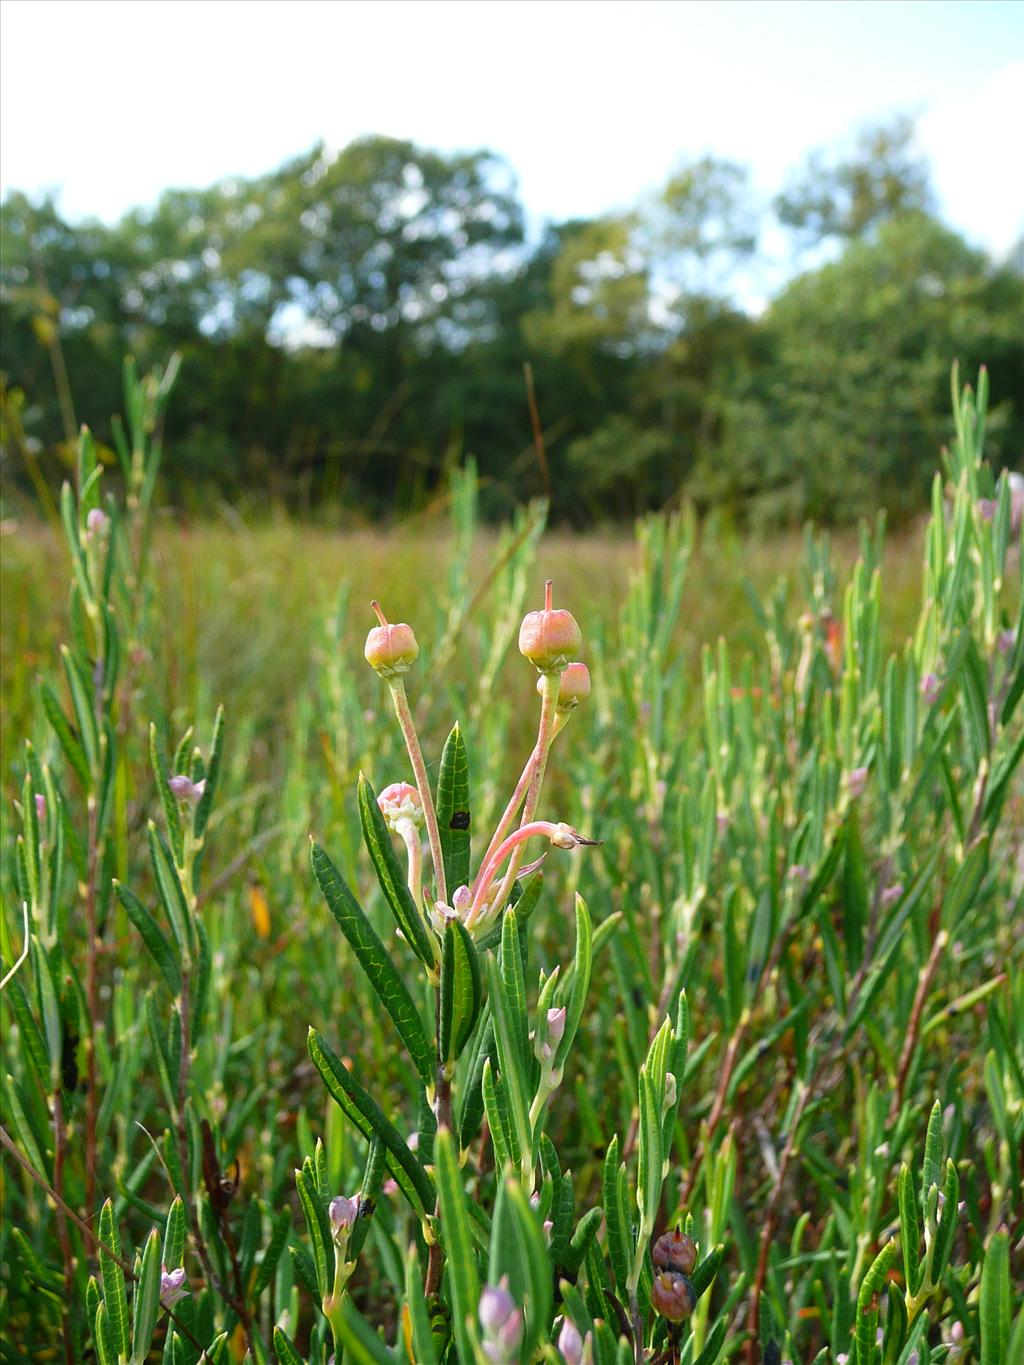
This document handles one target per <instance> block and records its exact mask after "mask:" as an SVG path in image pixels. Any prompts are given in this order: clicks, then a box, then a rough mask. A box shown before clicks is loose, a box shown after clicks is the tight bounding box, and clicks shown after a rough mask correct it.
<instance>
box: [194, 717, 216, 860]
mask: <svg viewBox="0 0 1024 1365" xmlns="http://www.w3.org/2000/svg"><path fill="white" fill-rule="evenodd" d="M223 751H224V708H223V706H218V707H217V715H216V717H215V718H214V722H213V739H212V740H211V741H210V761H209V763H207V765H206V772H205V773H204V774H203V784H204V785H203V794H202V796H201V797H200V798H199V804H198V805H197V806H196V813H195V817H194V818H193V821H192V833H193V834H194V835H195V837H196V838H197V839H202V838H203V836H204V834H205V833H206V826H207V825H208V824H209V822H210V813H211V811H212V810H213V800H214V797H215V796H216V795H217V783H218V782H219V780H220V770H221V765H222V763H223V761H224V759H223Z"/></svg>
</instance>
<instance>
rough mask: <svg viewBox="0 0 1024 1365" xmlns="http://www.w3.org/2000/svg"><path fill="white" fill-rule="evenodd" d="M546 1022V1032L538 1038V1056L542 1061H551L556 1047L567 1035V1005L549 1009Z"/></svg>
mask: <svg viewBox="0 0 1024 1365" xmlns="http://www.w3.org/2000/svg"><path fill="white" fill-rule="evenodd" d="M544 1022H545V1025H546V1033H545V1034H543V1035H542V1036H541V1037H540V1038H539V1039H538V1040H537V1041H538V1043H539V1048H538V1056H539V1058H540V1060H541V1061H542V1062H550V1061H551V1059H552V1057H554V1055H555V1049H556V1048H557V1047H558V1044H559V1043H560V1042H561V1041H562V1039H563V1038H564V1037H565V1006H564V1005H559V1006H558V1007H557V1008H555V1009H549V1010H548V1012H547V1017H546V1018H545V1021H544Z"/></svg>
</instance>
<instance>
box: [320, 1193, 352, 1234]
mask: <svg viewBox="0 0 1024 1365" xmlns="http://www.w3.org/2000/svg"><path fill="white" fill-rule="evenodd" d="M327 1213H328V1217H329V1218H330V1220H331V1235H332V1237H333V1238H334V1242H335V1245H341V1244H343V1243H344V1242H347V1241H348V1235H349V1233H350V1232H351V1230H352V1224H353V1223H354V1222H355V1221H356V1218H357V1217H358V1215H359V1198H358V1196H356V1197H355V1198H354V1199H349V1198H347V1197H346V1196H345V1195H343V1194H336V1195H335V1196H334V1198H333V1199H332V1200H331V1202H330V1205H329V1207H328V1210H327Z"/></svg>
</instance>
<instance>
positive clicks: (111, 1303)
mask: <svg viewBox="0 0 1024 1365" xmlns="http://www.w3.org/2000/svg"><path fill="white" fill-rule="evenodd" d="M120 1258H121V1238H120V1236H119V1235H118V1231H117V1223H116V1221H115V1219H114V1206H113V1204H112V1203H111V1202H110V1200H109V1199H108V1200H107V1201H106V1203H105V1204H104V1205H103V1208H102V1209H101V1210H100V1281H101V1283H102V1285H103V1302H104V1303H105V1304H106V1308H107V1314H108V1322H109V1326H110V1340H111V1344H112V1345H113V1348H114V1350H115V1351H116V1353H117V1354H118V1355H119V1356H127V1355H128V1353H129V1352H130V1350H131V1348H132V1343H131V1335H130V1330H129V1324H128V1293H127V1290H126V1289H125V1283H124V1271H123V1270H122V1269H121V1266H120V1264H119V1261H120Z"/></svg>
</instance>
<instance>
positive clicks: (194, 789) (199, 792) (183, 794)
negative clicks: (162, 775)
mask: <svg viewBox="0 0 1024 1365" xmlns="http://www.w3.org/2000/svg"><path fill="white" fill-rule="evenodd" d="M167 785H168V786H169V787H170V789H171V791H172V792H173V793H174V796H175V797H176V799H177V800H178V801H180V802H181V803H182V804H183V805H188V806H198V805H199V802H200V801H201V800H202V797H203V792H204V791H205V790H206V778H205V777H201V778H200V779H199V781H198V782H193V781H192V779H191V778H190V777H189V776H188V775H187V774H186V773H175V775H174V776H173V777H169V778H168V779H167Z"/></svg>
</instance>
